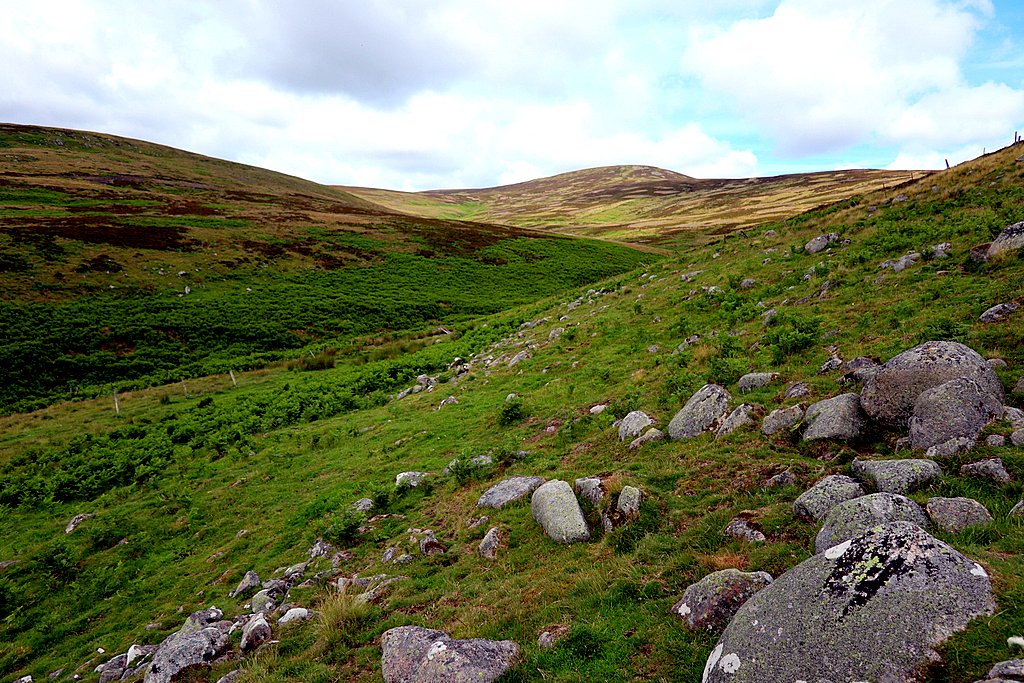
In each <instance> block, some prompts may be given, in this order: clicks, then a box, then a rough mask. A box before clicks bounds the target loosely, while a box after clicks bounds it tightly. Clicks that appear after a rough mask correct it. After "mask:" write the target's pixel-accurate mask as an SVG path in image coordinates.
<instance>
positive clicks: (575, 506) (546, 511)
mask: <svg viewBox="0 0 1024 683" xmlns="http://www.w3.org/2000/svg"><path fill="white" fill-rule="evenodd" d="M530 512H531V513H533V518H534V519H535V520H537V523H538V524H540V525H541V527H542V528H543V529H544V533H546V534H547V535H548V537H549V538H550V539H551V540H553V541H556V542H558V543H579V542H581V541H589V540H590V530H589V529H588V528H587V522H586V520H585V519H583V511H582V510H580V504H579V501H577V500H576V496H575V495H574V494H573V492H572V487H571V486H569V484H568V483H567V482H564V481H562V480H560V479H552V480H551V481H549V482H547V483H545V484H544V485H543V486H541V487H540V488H538V489H537V490H536V491H534V492H533V497H532V498H531V499H530Z"/></svg>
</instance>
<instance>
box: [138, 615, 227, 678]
mask: <svg viewBox="0 0 1024 683" xmlns="http://www.w3.org/2000/svg"><path fill="white" fill-rule="evenodd" d="M230 645H231V643H230V641H229V640H228V636H227V634H225V633H224V632H223V631H222V630H221V629H219V628H217V627H216V626H206V627H203V628H201V629H200V630H198V631H192V632H189V633H182V632H181V631H179V632H178V633H174V634H172V635H170V636H168V637H167V638H166V639H165V640H164V642H163V643H161V644H160V648H159V649H158V650H157V651H156V654H155V655H154V656H153V662H152V663H151V664H150V665H149V670H148V671H146V677H145V679H144V683H171V681H173V680H177V676H178V674H179V673H180V672H181V671H183V670H184V669H188V668H195V667H207V666H209V665H210V663H211V662H213V660H215V659H217V658H218V657H220V656H221V655H222V654H224V653H225V652H227V650H228V648H229V647H230Z"/></svg>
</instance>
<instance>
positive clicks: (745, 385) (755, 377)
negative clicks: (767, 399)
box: [737, 372, 779, 393]
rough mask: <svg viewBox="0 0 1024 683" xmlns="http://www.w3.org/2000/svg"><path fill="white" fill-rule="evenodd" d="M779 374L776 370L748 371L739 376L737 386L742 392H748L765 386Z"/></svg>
mask: <svg viewBox="0 0 1024 683" xmlns="http://www.w3.org/2000/svg"><path fill="white" fill-rule="evenodd" d="M778 376H779V373H777V372H748V373H747V374H745V375H743V376H742V377H740V381H739V383H738V385H737V386H739V390H740V391H742V392H743V393H749V392H751V391H753V390H754V389H760V388H761V387H766V386H768V385H769V384H771V383H772V382H774V381H775V378H776V377H778Z"/></svg>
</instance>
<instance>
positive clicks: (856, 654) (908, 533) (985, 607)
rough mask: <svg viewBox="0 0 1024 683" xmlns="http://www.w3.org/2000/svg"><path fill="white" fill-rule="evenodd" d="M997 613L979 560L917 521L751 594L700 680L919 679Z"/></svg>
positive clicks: (860, 540) (877, 531)
mask: <svg viewBox="0 0 1024 683" xmlns="http://www.w3.org/2000/svg"><path fill="white" fill-rule="evenodd" d="M994 609H995V602H994V600H993V596H992V586H991V583H990V581H989V577H988V575H987V574H986V573H985V571H984V569H982V568H981V566H980V565H978V564H977V563H975V562H972V561H971V560H969V559H967V558H966V557H964V556H963V555H961V554H960V553H959V552H958V551H957V550H955V549H954V548H952V547H950V546H948V545H946V544H945V543H943V542H941V541H939V540H938V539H935V538H933V537H932V536H930V535H929V534H927V533H926V532H924V531H922V530H921V529H920V528H919V527H918V526H916V525H914V524H911V523H909V522H893V523H890V524H885V525H883V526H881V527H876V528H874V529H872V530H871V531H869V532H867V533H866V534H864V535H862V536H859V537H857V538H856V539H851V540H850V541H846V542H844V543H842V544H841V545H839V546H837V547H835V548H831V549H829V550H828V551H826V552H824V553H822V554H820V555H815V556H814V557H812V558H810V559H808V560H805V561H804V562H802V563H800V564H799V565H797V566H796V567H795V568H793V569H792V570H790V571H788V572H786V573H785V574H783V575H782V576H780V577H779V578H777V579H775V581H773V582H772V583H771V584H770V585H769V586H767V587H766V588H764V589H763V590H761V591H759V592H758V593H756V594H755V595H754V596H753V597H751V598H750V599H749V600H748V601H747V602H746V603H745V604H744V605H743V606H742V607H741V608H740V610H739V611H738V612H737V613H736V616H735V617H734V618H733V619H732V621H731V622H730V623H729V626H728V628H726V630H725V633H724V634H723V635H722V637H721V639H720V640H719V641H718V645H717V646H716V647H715V649H714V651H713V652H712V653H711V656H710V657H709V658H708V661H707V664H706V666H705V668H704V677H703V683H780V682H782V681H786V682H792V681H813V682H815V683H821V682H823V681H826V680H830V681H879V682H881V681H892V682H895V681H901V682H903V681H907V682H909V681H920V680H921V679H920V677H919V671H920V670H921V669H922V668H923V667H924V665H926V664H928V663H929V662H932V661H934V660H937V659H938V653H937V652H936V651H935V648H936V647H937V646H939V645H940V644H941V643H943V642H944V641H945V640H946V639H947V638H948V637H949V636H950V635H952V634H953V633H956V632H957V631H960V630H962V629H963V628H964V627H965V626H966V625H967V624H968V622H970V621H971V620H972V619H974V618H975V617H978V616H982V615H987V614H991V613H992V612H993V611H994ZM869 634H870V635H869Z"/></svg>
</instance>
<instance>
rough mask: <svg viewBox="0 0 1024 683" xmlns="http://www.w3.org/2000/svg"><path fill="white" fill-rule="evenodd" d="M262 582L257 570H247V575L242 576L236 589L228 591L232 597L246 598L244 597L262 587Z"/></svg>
mask: <svg viewBox="0 0 1024 683" xmlns="http://www.w3.org/2000/svg"><path fill="white" fill-rule="evenodd" d="M260 583H261V581H260V577H259V575H258V574H257V573H256V572H254V571H247V572H246V573H245V576H243V577H242V580H241V581H239V582H238V586H236V587H235V590H233V591H231V592H230V593H228V597H230V598H244V597H248V596H249V594H250V593H252V592H253V591H255V590H256V589H257V588H259V587H260Z"/></svg>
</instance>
